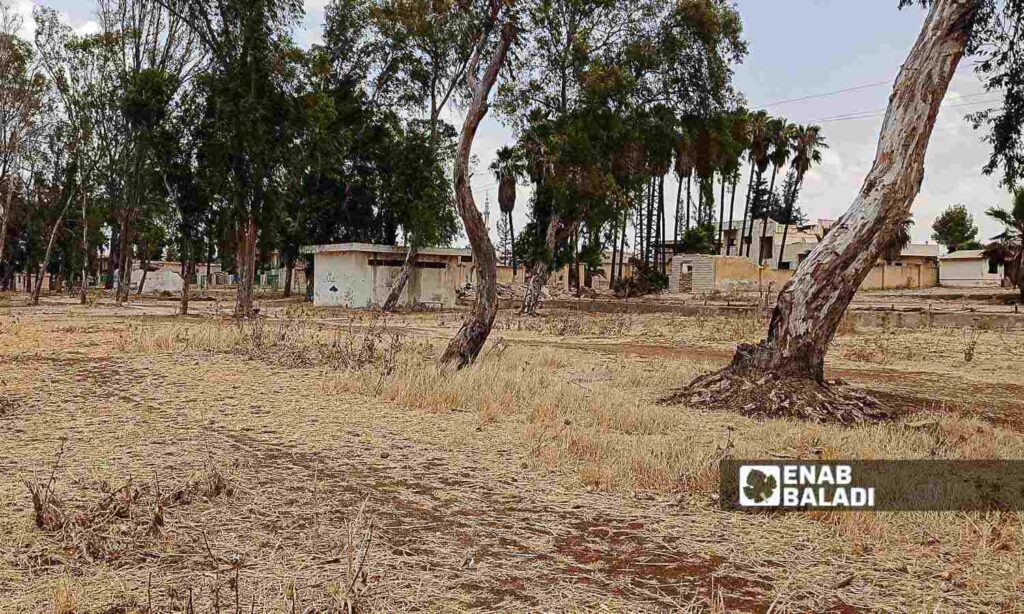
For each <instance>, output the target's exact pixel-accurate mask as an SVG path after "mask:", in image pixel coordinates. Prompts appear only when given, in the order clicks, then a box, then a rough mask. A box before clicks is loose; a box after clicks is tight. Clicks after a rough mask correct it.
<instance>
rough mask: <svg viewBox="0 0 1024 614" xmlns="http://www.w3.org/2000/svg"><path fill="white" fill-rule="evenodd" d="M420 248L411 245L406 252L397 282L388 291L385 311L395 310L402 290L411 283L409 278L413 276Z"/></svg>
mask: <svg viewBox="0 0 1024 614" xmlns="http://www.w3.org/2000/svg"><path fill="white" fill-rule="evenodd" d="M417 253H418V250H417V249H416V248H415V247H413V246H411V245H410V246H409V249H408V250H406V252H405V262H403V263H402V270H401V271H399V272H398V277H396V278H395V282H394V283H393V284H391V291H390V292H389V293H388V299H387V300H386V301H384V307H383V310H384V313H390V312H392V311H394V310H395V307H396V306H398V299H400V298H402V291H403V290H405V286H406V285H408V283H409V278H410V277H411V276H412V270H413V268H414V267H415V266H416V254H417Z"/></svg>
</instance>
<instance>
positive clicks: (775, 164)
mask: <svg viewBox="0 0 1024 614" xmlns="http://www.w3.org/2000/svg"><path fill="white" fill-rule="evenodd" d="M766 130H767V132H768V142H769V144H770V145H771V154H769V156H768V158H769V160H770V161H771V164H772V180H771V183H769V185H768V196H767V198H769V199H770V198H771V196H772V193H773V192H774V191H775V177H776V176H777V175H778V174H779V168H780V167H782V166H784V165H785V164H786V161H787V160H789V156H790V154H791V153H792V151H793V150H792V149H790V135H791V134H792V133H793V125H792V124H790V123H789V122H787V121H786V120H785V119H784V118H782V117H773V118H772V119H771V120H769V122H768V126H767V128H766ZM762 215H764V218H763V221H762V222H761V241H760V243H759V245H758V251H760V252H761V253H759V254H758V257H757V263H758V264H759V265H760V264H763V263H764V244H765V239H766V237H767V236H768V212H767V211H762ZM785 247H786V246H785V245H783V246H782V247H781V248H780V249H782V250H785Z"/></svg>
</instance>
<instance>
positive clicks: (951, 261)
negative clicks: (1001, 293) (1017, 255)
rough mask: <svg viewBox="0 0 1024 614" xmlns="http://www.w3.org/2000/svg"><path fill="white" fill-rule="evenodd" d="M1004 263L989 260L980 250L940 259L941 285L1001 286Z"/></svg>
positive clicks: (965, 250)
mask: <svg viewBox="0 0 1024 614" xmlns="http://www.w3.org/2000/svg"><path fill="white" fill-rule="evenodd" d="M1004 276H1005V271H1004V269H1003V263H1002V262H999V261H997V260H989V259H988V258H986V257H985V255H984V253H983V251H982V250H980V249H964V250H960V251H957V252H953V253H950V254H946V255H945V256H942V257H940V258H939V283H940V284H941V285H943V286H968V287H970V286H975V287H977V286H1001V285H1002V284H1003V277H1004Z"/></svg>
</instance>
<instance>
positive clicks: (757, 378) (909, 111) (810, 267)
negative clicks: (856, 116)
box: [673, 0, 1024, 422]
mask: <svg viewBox="0 0 1024 614" xmlns="http://www.w3.org/2000/svg"><path fill="white" fill-rule="evenodd" d="M909 4H911V2H909V1H908V0H902V1H901V2H900V5H901V6H904V5H909ZM925 4H927V5H928V6H929V7H930V9H929V11H928V16H927V18H926V19H925V21H924V24H923V26H922V29H921V32H920V34H919V36H918V38H917V41H916V43H915V44H914V46H913V47H912V49H911V50H910V53H909V55H908V57H907V59H906V61H905V62H904V63H903V66H902V68H901V69H900V71H899V74H898V75H897V77H896V80H895V83H894V85H893V91H892V95H891V96H890V98H889V107H888V110H887V111H886V114H885V119H884V120H883V123H882V129H881V133H880V135H879V143H878V148H877V151H876V154H875V161H874V164H873V165H872V168H871V170H870V171H869V173H868V175H867V177H866V178H865V181H864V185H863V187H862V188H861V190H860V193H859V194H858V196H857V197H856V199H855V200H854V202H853V205H852V206H851V207H850V209H849V210H848V211H847V212H846V213H845V214H844V215H843V218H842V223H841V224H839V225H837V226H836V227H835V228H833V229H832V230H831V231H830V232H829V233H828V234H827V235H825V237H824V238H823V240H822V241H821V242H819V243H818V245H817V247H816V248H815V249H814V250H813V251H812V252H811V253H810V255H809V256H808V257H807V258H806V259H805V260H804V261H803V262H802V263H801V264H800V266H799V267H798V268H797V271H796V274H795V275H794V276H793V278H792V279H791V280H790V281H789V282H788V283H787V284H786V285H785V286H784V287H783V289H782V291H781V292H780V294H779V298H778V302H777V304H776V306H775V309H774V311H773V313H772V317H771V322H770V324H769V327H768V335H767V338H766V339H765V340H763V341H762V342H760V343H759V344H757V345H748V344H743V345H741V346H739V347H738V348H737V350H736V354H735V356H734V357H733V360H732V363H731V364H730V365H729V366H727V367H726V368H725V369H723V370H721V371H717V372H714V373H710V374H707V375H703V376H701V377H699V378H697V379H695V380H694V381H693V382H691V383H690V384H689V385H688V386H687V387H686V388H685V389H683V390H682V391H680V393H678V394H677V395H675V396H674V397H673V398H674V399H677V400H684V401H686V402H690V403H698V404H700V403H708V402H714V403H715V404H716V406H718V407H722V406H725V407H736V408H742V409H741V411H744V412H747V413H752V414H758V415H772V416H777V415H788V416H794V417H802V418H809V419H815V420H835V421H841V422H855V421H859V420H864V419H867V418H871V417H876V416H878V415H879V414H884V412H883V411H881V410H880V408H879V406H878V403H877V401H874V400H873V399H870V398H869V397H866V396H865V395H863V394H861V393H857V392H854V391H848V390H845V389H842V388H839V387H837V386H835V385H833V384H829V383H827V382H826V381H825V377H824V374H825V369H824V361H825V355H826V352H827V351H828V348H829V345H830V344H831V341H832V339H833V337H834V336H835V334H836V330H837V328H838V326H839V323H840V321H841V319H842V317H843V314H844V313H845V311H846V308H847V307H848V305H849V303H850V301H851V300H852V298H853V296H854V294H855V293H856V291H857V288H858V286H859V285H860V284H861V282H862V281H863V280H864V278H865V277H866V276H867V274H868V273H869V272H870V270H871V268H872V267H873V266H874V265H875V263H876V262H877V261H878V258H879V257H880V256H881V255H882V253H883V251H884V249H885V247H886V246H887V245H888V244H889V243H890V241H891V240H892V238H893V236H895V235H896V234H897V233H898V231H899V229H900V228H901V226H902V225H903V223H904V221H905V220H906V219H907V217H908V214H909V213H910V208H911V205H912V204H913V201H914V198H915V197H916V195H917V193H918V191H919V189H920V186H921V182H922V180H923V178H924V158H925V153H926V151H927V147H928V142H929V140H930V137H931V135H932V130H933V128H934V126H935V120H936V118H937V116H938V112H939V107H940V105H941V104H942V100H943V98H944V96H945V94H946V91H947V89H948V87H949V83H950V81H951V80H952V78H953V75H954V73H955V72H956V70H957V66H958V65H959V63H960V60H961V59H962V58H963V57H964V56H965V55H967V54H972V53H977V54H979V55H981V57H982V58H983V64H985V61H984V58H986V57H992V56H991V55H990V54H995V56H996V57H1000V58H1003V59H1004V60H1005V62H1003V63H994V62H993V63H990V64H988V65H987V66H985V65H982V66H979V68H980V69H981V70H982V71H983V72H984V73H986V74H990V75H991V74H1002V75H1004V76H1005V77H1006V78H1007V79H1012V80H1015V81H1016V82H1017V84H1018V86H1019V75H1020V74H1021V73H1020V72H1019V69H1020V68H1021V67H1022V65H1024V59H1021V58H1020V57H1019V54H1017V53H1016V51H1015V50H1016V42H1017V40H1018V39H1016V38H1006V37H1003V36H1002V34H993V32H994V31H997V30H998V31H999V32H1002V31H1003V30H1002V25H1003V24H1004V23H1005V22H1002V21H1000V20H1002V19H1003V18H1004V17H1010V18H1012V23H1020V20H1021V19H1022V18H1024V7H1022V6H1021V5H1020V4H1019V3H1013V2H1007V3H998V2H996V1H994V0H934V1H933V2H926V3H925ZM1019 91H1020V90H1019V89H1017V92H1019ZM1012 95H1014V94H1013V92H1007V93H1005V94H1004V96H1012ZM992 129H993V130H996V131H997V132H998V128H995V127H993V128H992ZM1012 130H1013V129H1011V131H1012ZM1000 134H1001V133H1000ZM998 137H999V135H998V134H997V135H996V136H995V137H994V138H996V139H998ZM996 153H997V155H1000V156H1003V155H1004V154H1007V152H1006V151H1000V150H998V148H997V150H996ZM999 161H1000V164H1003V165H1005V166H1004V169H1003V170H1004V173H1009V176H1010V177H1011V178H1012V176H1013V172H1012V170H1013V169H1012V160H1007V159H1006V158H1005V157H1000V158H999ZM755 382H756V383H755ZM751 389H756V390H757V396H756V397H752V396H751V395H750V392H749V391H750V390H751Z"/></svg>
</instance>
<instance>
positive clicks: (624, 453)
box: [0, 297, 1024, 614]
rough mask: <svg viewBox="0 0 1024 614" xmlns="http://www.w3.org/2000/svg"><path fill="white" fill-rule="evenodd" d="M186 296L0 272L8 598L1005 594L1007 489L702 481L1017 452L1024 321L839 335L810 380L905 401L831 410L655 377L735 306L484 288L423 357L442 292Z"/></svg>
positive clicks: (883, 602) (930, 607)
mask: <svg viewBox="0 0 1024 614" xmlns="http://www.w3.org/2000/svg"><path fill="white" fill-rule="evenodd" d="M193 307H194V310H195V312H196V313H197V315H196V316H193V317H191V318H188V319H181V318H175V317H173V315H172V314H173V313H174V309H175V304H174V303H173V302H172V301H157V300H143V301H137V302H135V303H133V304H130V305H127V306H122V307H117V306H114V305H111V304H109V303H108V302H106V301H99V302H96V303H94V304H92V305H90V306H86V307H80V306H77V305H73V304H70V303H69V302H66V301H62V300H49V301H44V305H42V306H40V307H38V308H28V307H26V306H23V305H22V304H21V299H20V298H19V297H14V298H11V297H6V298H0V429H3V432H4V437H3V439H2V440H0V498H2V500H3V501H5V504H4V506H3V507H2V508H0V612H60V613H62V614H68V613H71V612H110V613H114V612H146V611H159V612H170V611H189V608H190V606H189V603H190V601H191V603H192V606H191V608H192V610H194V611H197V612H207V611H215V609H217V608H223V609H224V611H232V608H236V607H237V608H238V609H240V610H244V609H245V608H250V610H252V611H257V612H292V611H297V612H301V611H317V612H320V611H330V610H335V611H344V610H345V608H346V607H348V605H352V606H353V607H354V609H355V610H356V611H361V612H370V611H380V612H390V611H431V612H435V611H459V612H462V611H487V612H491V611H507V612H522V611H566V612H568V611H573V612H577V611H578V612H582V611H588V612H589V611H613V612H620V611H622V612H624V611H693V612H704V611H714V612H767V611H773V612H786V611H790V612H858V611H860V612H869V611H886V612H935V611H939V612H963V611H978V612H1016V611H1021V608H1022V606H1021V604H1020V600H1019V595H1020V594H1021V591H1022V590H1024V557H1022V550H1021V548H1022V546H1024V533H1022V523H1021V519H1020V517H1019V516H1018V515H1017V514H1016V513H1000V514H986V515H968V514H909V513H908V514H831V515H827V514H819V515H815V514H781V515H767V514H737V513H731V512H723V511H720V510H719V509H718V507H717V505H716V503H715V500H714V492H715V490H716V488H717V460H718V459H719V458H722V457H723V456H727V455H733V456H734V457H738V458H754V457H765V456H769V457H775V458H850V457H856V458H904V457H909V458H929V457H939V458H943V457H946V458H990V457H1004V458H1024V435H1022V431H1024V384H1022V381H1021V379H1020V377H1019V372H1020V368H1019V365H1020V360H1019V359H1020V358H1022V357H1024V343H1022V341H1024V334H1022V333H1020V332H1009V331H992V330H989V331H962V330H920V331H910V330H898V329H897V330H888V331H886V330H860V331H852V330H848V331H844V334H842V335H841V336H840V337H839V338H838V339H837V341H836V344H835V347H834V348H833V350H832V352H831V357H832V359H831V361H830V364H829V368H830V372H831V376H832V377H841V378H843V379H845V380H847V381H850V382H852V383H854V384H856V385H860V386H864V387H866V388H868V389H870V390H871V391H873V392H874V393H875V394H877V395H878V396H879V397H881V398H882V399H883V400H885V401H886V402H888V403H891V404H892V405H894V406H896V407H899V408H900V409H901V410H902V411H903V412H904V415H903V417H901V418H900V420H898V421H897V422H896V423H892V424H884V425H865V426H861V427H853V428H841V427H833V426H823V425H810V424H800V423H793V422H790V421H783V420H776V421H760V422H759V421H753V420H749V419H746V418H743V417H740V416H736V415H732V414H726V413H723V412H715V411H713V410H707V409H696V408H685V407H665V406H661V405H659V404H658V403H657V402H656V400H657V399H658V398H659V397H660V396H663V395H664V394H666V393H667V392H669V391H671V390H672V389H673V388H674V387H676V386H678V385H680V384H681V383H685V381H688V379H689V378H691V377H693V376H694V375H695V374H697V373H699V372H701V371H703V370H706V369H709V368H713V367H715V366H717V365H720V364H722V363H724V362H725V361H727V360H728V357H729V355H730V350H731V348H732V347H733V346H734V345H735V343H736V342H737V341H741V340H754V339H756V338H757V337H758V336H759V335H760V334H761V332H762V330H763V324H762V323H760V322H757V321H747V320H736V319H732V320H723V319H719V318H713V317H697V318H683V317H679V316H671V315H647V316H628V315H627V316H612V315H608V316H604V315H599V316H587V315H580V314H572V313H547V314H545V315H544V316H542V317H539V318H529V319H520V318H518V317H516V316H514V315H513V314H511V313H506V312H503V313H502V314H501V316H500V318H499V321H498V322H497V325H496V329H495V332H494V334H493V335H492V342H491V343H490V344H489V346H488V348H487V349H485V352H484V355H483V358H482V360H481V366H480V367H479V368H477V369H474V370H471V371H470V372H467V373H464V374H460V375H458V376H456V377H454V378H443V377H441V376H439V375H437V374H436V373H434V371H433V370H432V368H431V364H432V360H433V358H434V357H435V356H436V353H437V349H438V345H439V344H440V343H442V342H443V340H444V339H446V338H447V337H448V336H450V335H451V334H452V333H453V332H454V330H455V329H456V328H457V326H458V325H459V323H460V318H461V316H462V314H461V313H459V312H443V313H413V314H399V315H397V316H395V317H393V318H391V319H390V321H389V322H388V323H387V324H386V332H383V333H382V332H380V329H379V324H378V323H376V322H375V321H373V320H372V319H370V318H369V317H368V316H367V315H366V314H362V313H355V312H346V311H341V310H330V311H322V310H312V309H310V308H308V307H305V306H303V305H301V303H299V302H297V301H265V302H264V304H263V312H264V315H265V316H267V317H268V320H267V322H268V324H267V326H268V327H269V328H268V330H272V331H273V330H284V331H289V330H291V331H293V333H287V334H286V333H280V335H278V333H275V332H268V333H264V332H263V331H262V329H260V330H254V329H250V328H238V327H236V326H235V325H234V324H232V323H230V322H229V321H227V320H226V319H223V318H221V317H218V316H217V314H218V313H221V314H222V313H224V312H225V311H226V310H229V309H230V304H225V303H220V304H218V303H216V302H196V303H194V304H193ZM275 326H276V327H277V328H274V327H275ZM310 330H312V331H314V332H312V333H310V332H308V331H310ZM296 331H297V332H296ZM366 331H377V332H375V333H374V335H376V336H374V337H373V339H375V340H376V343H377V344H378V345H377V346H376V347H374V348H372V350H371V353H372V354H373V356H375V357H379V356H383V358H379V359H378V358H374V361H373V364H372V365H370V366H369V367H367V368H361V367H359V366H358V365H356V366H355V367H352V366H344V365H348V364H349V362H351V357H352V356H353V355H354V354H353V353H352V351H350V350H349V349H346V348H350V347H356V350H355V353H356V354H358V353H359V352H361V351H362V350H361V349H360V348H362V347H363V346H364V345H365V342H366V340H367V339H368V338H370V337H369V335H368V334H367V333H366ZM257 334H259V335H263V334H266V335H268V337H269V338H272V339H278V341H277V342H273V343H271V342H260V343H256V344H255V345H256V346H257V347H256V348H255V349H254V346H253V345H252V343H254V342H252V338H253V336H254V335H257ZM275 335H278V336H276V337H275ZM288 335H293V336H291V337H290V336H288ZM308 335H314V336H316V338H317V339H321V338H322V339H326V340H327V342H325V345H315V344H314V346H309V345H308V344H305V345H303V344H300V343H299V342H298V341H295V339H299V338H301V339H310V338H313V337H308ZM392 335H393V337H394V339H399V340H400V341H396V342H394V343H396V344H401V347H400V349H397V350H396V351H395V354H394V355H390V354H389V353H388V349H387V347H385V346H386V344H387V343H388V341H387V340H388V339H392ZM342 339H345V340H348V341H345V342H344V343H349V344H350V345H348V346H339V343H343V342H342V341H339V340H342ZM352 339H355V340H356V341H355V346H352V345H351V340H352ZM268 343H270V345H267V344H268ZM304 343H305V342H304ZM309 347H315V348H318V349H317V350H316V351H317V352H320V353H318V354H315V357H316V358H315V359H310V358H309V355H310V354H309V351H310V350H309ZM339 347H340V349H339ZM396 347H398V346H397V345H396ZM296 348H300V349H301V351H300V349H296ZM968 352H970V354H971V356H970V359H969V360H968V358H967V353H968ZM381 365H383V366H381ZM27 484H31V485H33V486H35V487H37V488H38V487H42V488H43V489H44V490H43V491H44V492H45V493H48V494H50V493H52V494H51V499H52V501H53V503H52V508H50V507H46V508H45V509H47V510H51V517H47V518H44V522H43V525H44V526H38V525H37V524H36V518H37V516H36V514H34V512H33V501H32V496H31V494H30V490H29V488H28V487H27ZM58 516H59V517H58Z"/></svg>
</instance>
